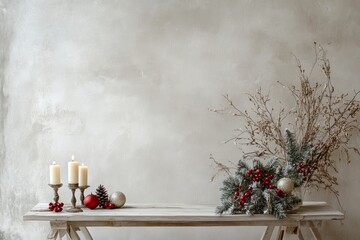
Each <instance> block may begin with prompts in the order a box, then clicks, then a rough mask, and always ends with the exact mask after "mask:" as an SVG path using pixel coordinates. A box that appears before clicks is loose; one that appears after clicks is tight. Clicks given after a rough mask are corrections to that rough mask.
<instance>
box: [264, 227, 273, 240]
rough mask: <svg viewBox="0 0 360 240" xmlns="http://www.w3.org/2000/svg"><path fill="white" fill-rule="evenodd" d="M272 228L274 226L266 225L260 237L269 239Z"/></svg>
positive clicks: (265, 239)
mask: <svg viewBox="0 0 360 240" xmlns="http://www.w3.org/2000/svg"><path fill="white" fill-rule="evenodd" d="M274 228H275V227H274V226H267V227H266V230H265V232H264V234H263V235H262V237H261V240H270V239H271V235H272V233H273V231H274Z"/></svg>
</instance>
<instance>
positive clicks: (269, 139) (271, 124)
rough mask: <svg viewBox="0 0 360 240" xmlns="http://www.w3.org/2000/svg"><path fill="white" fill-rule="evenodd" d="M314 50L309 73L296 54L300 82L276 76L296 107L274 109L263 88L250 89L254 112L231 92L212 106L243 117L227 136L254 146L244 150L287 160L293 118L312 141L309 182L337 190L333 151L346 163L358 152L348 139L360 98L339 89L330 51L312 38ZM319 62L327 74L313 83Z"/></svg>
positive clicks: (300, 136) (301, 135)
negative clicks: (237, 102) (234, 99)
mask: <svg viewBox="0 0 360 240" xmlns="http://www.w3.org/2000/svg"><path fill="white" fill-rule="evenodd" d="M314 50H315V59H314V64H313V65H312V68H311V71H310V73H309V75H307V74H306V73H305V70H304V69H303V67H302V65H301V62H300V60H299V59H297V58H296V61H297V66H298V69H299V83H300V84H299V86H295V85H292V86H288V85H285V84H282V83H281V82H278V83H279V84H280V85H281V86H283V87H284V88H286V89H288V90H289V91H290V94H291V96H292V98H293V100H294V102H295V106H294V107H293V108H291V109H289V110H286V109H285V108H282V107H281V108H280V111H279V112H278V113H275V112H274V108H272V107H271V106H270V97H269V94H264V93H263V91H262V90H261V89H259V90H257V92H256V93H255V94H248V99H249V101H250V102H251V104H252V108H251V111H250V112H251V113H249V111H248V110H244V111H243V110H240V109H239V108H238V107H237V106H236V105H235V104H234V103H233V102H232V100H231V98H230V97H229V96H228V95H225V96H224V98H225V100H226V101H227V103H228V104H229V107H228V108H226V109H223V110H212V111H214V112H217V113H230V114H231V115H233V116H235V117H239V118H240V119H241V120H242V121H243V124H244V128H243V129H241V131H238V134H237V135H236V136H235V137H233V138H231V139H229V140H228V141H234V142H235V143H236V144H239V145H240V146H241V145H243V146H247V149H249V147H250V149H249V152H246V153H245V155H252V156H256V157H260V156H264V155H276V156H278V157H279V159H280V161H283V163H285V160H286V155H285V152H286V151H285V147H286V142H285V140H284V136H283V130H284V129H283V126H286V125H289V124H291V125H292V126H293V128H294V129H292V131H294V132H295V134H296V136H297V141H298V143H299V144H300V146H304V147H305V146H313V151H312V155H311V157H310V158H309V159H307V160H306V162H305V164H306V166H307V168H308V171H309V175H308V177H307V181H306V184H305V186H306V187H310V188H324V189H328V190H330V191H331V192H333V193H334V194H335V195H336V196H338V195H339V192H338V191H337V190H336V188H335V186H336V185H338V182H337V178H336V177H334V176H333V175H334V174H336V173H337V166H336V164H337V161H336V160H334V156H333V155H334V152H336V151H338V152H339V153H340V154H339V159H338V160H339V161H346V162H347V163H349V162H350V160H351V159H350V152H353V153H355V154H357V155H359V156H360V150H359V149H358V148H357V147H355V146H350V144H349V141H350V139H351V137H352V135H353V134H355V133H356V132H357V131H360V125H359V123H358V119H357V116H358V113H359V111H360V104H359V101H357V100H356V98H357V96H358V94H359V93H360V91H355V92H354V94H353V96H352V97H350V98H349V94H344V93H343V94H335V88H334V86H333V84H332V81H331V68H330V61H329V59H328V58H327V57H326V51H325V50H324V48H323V47H322V46H321V45H319V44H317V43H314ZM317 65H318V66H320V68H321V70H322V72H323V74H324V76H325V82H323V83H319V82H314V83H313V84H311V81H310V76H311V74H312V72H313V70H314V68H315V66H317ZM290 117H291V119H293V121H292V122H289V119H290ZM213 160H214V159H213ZM214 161H215V160H214ZM215 163H216V164H217V165H218V166H219V167H220V168H222V170H224V169H226V170H225V171H230V169H227V168H226V166H225V165H224V166H223V165H222V164H221V163H219V162H215Z"/></svg>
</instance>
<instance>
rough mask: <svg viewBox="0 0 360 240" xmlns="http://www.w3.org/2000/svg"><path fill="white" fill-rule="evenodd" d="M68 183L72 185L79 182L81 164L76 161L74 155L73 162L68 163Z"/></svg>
mask: <svg viewBox="0 0 360 240" xmlns="http://www.w3.org/2000/svg"><path fill="white" fill-rule="evenodd" d="M68 182H69V183H70V184H75V183H78V182H79V163H78V162H77V161H75V157H74V155H72V157H71V161H70V162H68Z"/></svg>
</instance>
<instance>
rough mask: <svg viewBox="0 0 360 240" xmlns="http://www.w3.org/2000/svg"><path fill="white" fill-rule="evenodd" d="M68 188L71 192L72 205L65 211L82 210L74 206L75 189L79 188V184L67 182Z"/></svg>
mask: <svg viewBox="0 0 360 240" xmlns="http://www.w3.org/2000/svg"><path fill="white" fill-rule="evenodd" d="M69 188H70V189H71V192H72V198H71V204H72V207H71V208H69V209H67V210H66V211H67V212H82V211H83V210H81V209H80V208H78V207H76V197H75V191H76V189H78V188H79V184H78V183H69Z"/></svg>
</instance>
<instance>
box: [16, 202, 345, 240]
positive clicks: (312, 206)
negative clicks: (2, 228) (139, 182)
mask: <svg viewBox="0 0 360 240" xmlns="http://www.w3.org/2000/svg"><path fill="white" fill-rule="evenodd" d="M83 210H84V212H81V213H69V212H66V211H63V212H61V213H55V212H50V211H48V210H47V204H45V203H39V204H37V205H36V206H35V207H34V208H33V209H31V210H30V211H29V212H28V213H26V214H25V215H24V216H23V219H24V221H48V222H50V226H51V231H50V233H49V235H48V239H62V238H63V237H67V239H68V240H69V239H70V240H79V239H80V237H79V235H78V233H77V232H78V231H80V232H82V234H83V235H84V237H85V239H87V240H91V239H93V238H92V237H91V235H90V232H89V231H88V229H87V227H211V226H267V228H266V231H265V232H264V234H263V236H262V238H261V239H263V240H270V238H271V236H272V234H273V231H274V228H275V227H276V226H279V230H278V233H277V239H284V237H285V235H287V234H289V233H290V232H291V233H292V234H296V235H297V237H298V238H299V239H300V240H303V239H304V237H303V235H302V232H301V228H300V227H308V228H309V229H310V231H311V233H312V235H313V237H314V239H321V236H320V233H319V231H318V229H317V226H319V224H321V222H322V221H326V220H342V219H344V214H343V213H341V212H339V211H337V210H334V209H332V208H331V207H330V206H329V205H327V204H326V203H325V202H304V204H303V206H301V207H300V208H299V209H298V210H296V211H294V212H293V213H290V214H288V217H287V218H286V219H283V220H277V219H276V218H275V217H273V216H270V215H262V214H261V215H260V214H259V215H254V216H247V215H221V216H219V215H216V214H215V213H214V210H215V206H203V205H200V206H194V205H176V204H133V205H126V206H125V207H123V208H120V209H95V210H90V209H86V208H85V209H83Z"/></svg>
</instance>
